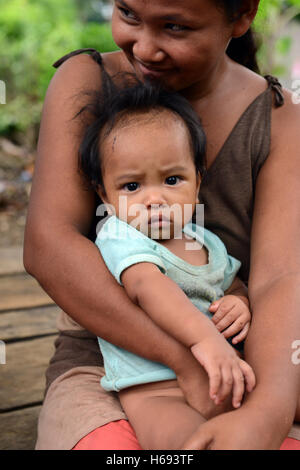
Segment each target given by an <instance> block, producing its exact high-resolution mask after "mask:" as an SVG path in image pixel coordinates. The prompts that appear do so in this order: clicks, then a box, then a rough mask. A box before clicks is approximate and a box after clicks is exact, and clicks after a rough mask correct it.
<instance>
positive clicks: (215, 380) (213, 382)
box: [205, 365, 222, 402]
mask: <svg viewBox="0 0 300 470" xmlns="http://www.w3.org/2000/svg"><path fill="white" fill-rule="evenodd" d="M205 369H206V372H207V374H208V378H209V396H210V398H211V399H212V400H214V401H215V402H216V400H217V397H218V393H219V389H220V386H221V383H222V376H221V371H220V368H219V367H218V366H216V365H210V366H208V367H205Z"/></svg>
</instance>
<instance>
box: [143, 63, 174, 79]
mask: <svg viewBox="0 0 300 470" xmlns="http://www.w3.org/2000/svg"><path fill="white" fill-rule="evenodd" d="M137 65H138V67H139V69H140V71H141V72H142V74H143V75H146V76H147V75H150V76H152V77H161V76H162V75H165V74H166V73H167V72H169V71H170V69H151V68H148V67H146V66H145V65H143V64H141V63H140V62H137Z"/></svg>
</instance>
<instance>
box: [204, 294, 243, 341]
mask: <svg viewBox="0 0 300 470" xmlns="http://www.w3.org/2000/svg"><path fill="white" fill-rule="evenodd" d="M208 310H209V311H210V313H213V314H214V316H213V317H212V321H213V323H214V324H215V326H216V328H217V329H218V330H219V331H220V332H221V333H222V334H223V335H224V337H225V338H230V337H231V336H233V335H237V336H235V337H234V338H233V339H232V343H233V344H237V343H239V342H240V341H243V340H244V339H245V338H246V336H247V333H248V331H249V327H250V321H251V313H250V310H249V307H248V305H247V304H246V302H245V301H244V300H242V299H241V298H240V297H238V296H236V295H225V296H224V297H222V298H221V299H219V300H216V301H215V302H213V303H212V304H211V305H210V307H209V309H208Z"/></svg>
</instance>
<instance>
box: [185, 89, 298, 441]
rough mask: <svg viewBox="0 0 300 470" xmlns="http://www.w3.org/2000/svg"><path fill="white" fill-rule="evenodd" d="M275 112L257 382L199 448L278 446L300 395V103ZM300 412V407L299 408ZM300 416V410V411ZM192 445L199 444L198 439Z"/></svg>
mask: <svg viewBox="0 0 300 470" xmlns="http://www.w3.org/2000/svg"><path fill="white" fill-rule="evenodd" d="M285 98H286V104H285V105H284V106H283V107H282V108H278V109H276V110H274V111H273V120H272V148H271V152H270V155H269V157H268V159H267V161H266V163H265V164H264V166H263V168H262V169H261V171H260V174H259V176H258V181H257V184H256V200H255V210H254V216H253V228H252V237H251V238H252V240H251V272H250V279H249V285H248V289H249V299H250V304H251V309H252V324H251V328H250V331H249V334H248V336H247V340H246V346H245V358H246V360H247V362H248V363H249V364H250V365H251V366H252V367H253V369H254V371H255V375H256V379H257V385H256V388H255V389H254V390H253V392H252V393H251V394H250V395H249V396H248V397H246V400H245V403H244V404H243V406H242V407H241V408H240V409H239V410H236V411H233V412H230V413H227V414H224V415H222V416H218V417H216V418H214V419H213V420H211V421H209V422H208V423H206V424H204V425H203V426H202V428H201V430H200V431H199V433H198V436H197V445H198V447H197V448H199V449H208V448H209V449H278V448H279V447H280V445H281V443H282V442H283V440H284V439H285V437H286V436H287V434H288V432H289V430H290V428H291V425H292V423H293V420H294V418H295V412H296V408H297V402H298V400H299V395H300V366H299V365H296V364H293V361H292V353H293V349H292V343H293V341H294V340H295V339H299V338H300V287H299V286H300V184H299V182H300V158H299V155H300V134H299V129H300V106H299V105H295V104H293V103H292V100H291V96H290V93H288V92H286V93H285ZM298 413H299V410H298ZM296 418H297V419H298V420H299V419H300V416H299V414H298V416H296ZM190 445H191V447H190V448H193V449H194V448H195V447H193V446H194V445H195V442H194V443H190Z"/></svg>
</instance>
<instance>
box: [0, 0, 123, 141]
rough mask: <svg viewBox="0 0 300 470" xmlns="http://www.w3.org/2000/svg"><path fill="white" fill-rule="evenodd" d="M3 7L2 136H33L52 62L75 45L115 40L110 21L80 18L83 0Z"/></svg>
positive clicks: (34, 0) (22, 0)
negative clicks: (5, 92) (4, 98)
mask: <svg viewBox="0 0 300 470" xmlns="http://www.w3.org/2000/svg"><path fill="white" fill-rule="evenodd" d="M0 11H1V15H0V51H1V61H0V80H3V81H4V82H5V83H6V90H7V96H6V103H7V104H6V105H1V106H2V109H1V111H2V112H1V114H0V135H1V134H2V135H3V134H5V135H11V136H16V135H18V136H20V135H21V136H25V135H27V136H30V139H31V138H32V139H33V140H35V138H36V134H37V127H38V124H39V121H40V114H41V108H42V102H43V99H44V96H45V93H46V90H47V87H48V85H49V82H50V80H51V78H52V76H53V74H54V73H55V69H54V68H53V67H52V63H53V62H55V61H56V60H57V59H58V58H59V57H61V56H63V55H64V54H66V53H68V52H69V51H72V50H74V49H79V48H82V47H95V48H97V49H99V50H100V51H102V52H106V51H112V50H115V49H116V45H115V43H114V41H113V39H112V36H111V31H110V25H109V24H104V23H102V24H100V23H93V22H83V21H82V18H81V16H80V2H79V0H78V1H77V2H74V0H64V1H61V0H9V1H7V0H0ZM30 143H34V142H29V144H30Z"/></svg>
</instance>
